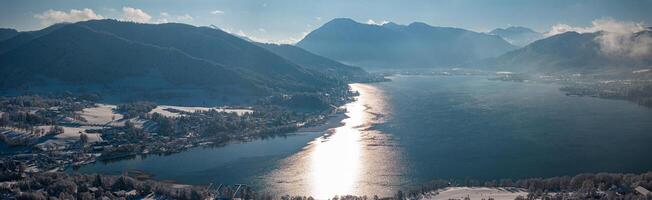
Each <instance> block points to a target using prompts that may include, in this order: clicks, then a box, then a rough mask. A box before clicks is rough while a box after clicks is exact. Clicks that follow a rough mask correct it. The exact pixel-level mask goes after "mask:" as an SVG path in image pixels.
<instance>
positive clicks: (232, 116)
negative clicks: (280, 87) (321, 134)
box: [0, 92, 352, 173]
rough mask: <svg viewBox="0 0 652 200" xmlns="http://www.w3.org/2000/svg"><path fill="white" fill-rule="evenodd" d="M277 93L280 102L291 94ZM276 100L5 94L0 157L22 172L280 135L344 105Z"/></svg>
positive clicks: (336, 99) (336, 101) (337, 99)
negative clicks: (109, 100)
mask: <svg viewBox="0 0 652 200" xmlns="http://www.w3.org/2000/svg"><path fill="white" fill-rule="evenodd" d="M344 94H346V95H350V93H348V92H345V93H340V94H336V95H333V96H331V95H324V96H325V98H324V99H326V100H325V101H328V102H333V104H336V105H338V104H339V105H341V104H343V103H345V102H347V101H350V100H351V98H352V97H350V96H349V97H347V96H342V95H344ZM279 99H281V102H283V101H282V100H283V99H286V100H287V99H288V96H287V95H285V96H281V97H279ZM271 101H274V102H271ZM277 101H278V99H277V100H268V101H267V102H265V105H254V106H250V107H243V106H241V107H184V106H170V105H156V104H154V103H151V102H132V103H126V104H119V105H111V104H101V103H95V102H94V99H92V98H85V97H65V98H63V97H54V98H53V97H48V98H45V97H39V96H18V97H3V98H2V99H0V104H2V105H1V106H0V107H1V108H2V110H1V111H0V116H1V118H0V148H2V151H0V162H3V163H4V162H9V161H18V162H20V163H21V165H23V168H24V170H23V172H22V173H39V172H56V171H65V170H66V169H69V168H73V169H74V168H77V167H80V166H82V165H85V164H90V163H94V162H98V161H100V162H109V161H111V160H116V159H128V158H132V157H135V156H137V155H147V154H157V155H165V154H172V153H178V152H181V151H183V150H186V149H189V148H194V147H219V146H222V145H226V144H228V143H230V142H234V141H240V142H246V141H249V140H253V139H264V138H266V137H276V136H283V135H285V134H288V133H291V132H293V131H296V130H297V129H299V128H301V127H309V126H314V125H318V124H319V123H322V122H324V121H325V120H327V118H328V116H329V115H331V114H333V113H335V112H341V110H339V108H338V107H337V106H332V104H331V105H330V106H324V107H322V108H320V109H314V111H311V112H306V111H303V112H296V111H293V110H290V109H288V108H286V107H282V106H276V105H272V104H273V103H279V102H277ZM279 104H280V103H279ZM323 108H326V109H323Z"/></svg>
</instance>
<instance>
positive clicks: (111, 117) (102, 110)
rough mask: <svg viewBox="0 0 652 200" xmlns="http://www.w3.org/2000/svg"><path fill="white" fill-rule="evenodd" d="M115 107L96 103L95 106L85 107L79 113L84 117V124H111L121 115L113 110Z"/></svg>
mask: <svg viewBox="0 0 652 200" xmlns="http://www.w3.org/2000/svg"><path fill="white" fill-rule="evenodd" d="M115 108H116V106H115V105H108V104H97V107H93V108H85V109H84V110H82V111H81V112H79V114H80V115H81V116H82V117H83V118H84V119H86V123H85V124H96V125H111V124H112V123H115V122H116V121H117V120H120V119H122V117H123V116H122V114H119V113H115V112H114V111H113V109H115Z"/></svg>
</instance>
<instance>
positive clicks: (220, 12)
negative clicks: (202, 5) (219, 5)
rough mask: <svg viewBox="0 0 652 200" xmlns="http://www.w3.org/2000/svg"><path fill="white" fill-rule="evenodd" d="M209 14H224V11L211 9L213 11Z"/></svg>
mask: <svg viewBox="0 0 652 200" xmlns="http://www.w3.org/2000/svg"><path fill="white" fill-rule="evenodd" d="M211 14H213V15H221V14H224V11H221V10H213V11H211Z"/></svg>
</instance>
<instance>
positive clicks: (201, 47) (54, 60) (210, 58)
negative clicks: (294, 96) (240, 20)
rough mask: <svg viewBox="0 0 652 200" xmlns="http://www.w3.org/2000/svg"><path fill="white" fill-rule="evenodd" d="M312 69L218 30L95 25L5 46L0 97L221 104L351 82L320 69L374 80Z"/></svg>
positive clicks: (343, 69) (55, 30)
mask: <svg viewBox="0 0 652 200" xmlns="http://www.w3.org/2000/svg"><path fill="white" fill-rule="evenodd" d="M8 37H9V36H8ZM297 49H298V48H297ZM302 55H310V53H306V52H304V53H303V54H302ZM302 55H296V56H295V57H298V56H302ZM310 56H312V55H310ZM35 58H37V59H35ZM295 59H300V58H295ZM312 61H313V62H314V63H313V64H312V65H311V66H309V67H303V66H301V65H300V64H297V63H295V62H292V61H290V60H289V59H287V58H284V57H282V56H279V55H277V54H275V53H273V52H271V51H269V50H267V49H266V48H262V47H260V46H258V45H256V44H252V43H250V42H247V41H245V40H242V39H240V38H238V37H236V36H233V35H231V34H229V33H226V32H224V31H221V30H219V29H214V28H208V27H195V26H191V25H186V24H177V23H166V24H139V23H132V22H122V21H117V20H91V21H84V22H77V23H73V24H57V25H53V26H50V27H48V28H45V29H42V30H38V31H30V32H19V33H17V32H16V33H15V34H14V35H13V36H11V37H9V38H8V39H4V40H2V41H0V88H2V90H0V91H4V92H5V93H9V94H10V93H19V92H25V91H30V92H33V91H48V92H49V91H61V90H72V91H81V90H84V91H87V90H88V91H102V93H103V94H111V93H113V94H116V95H117V96H121V95H126V94H129V97H119V98H135V97H134V96H151V97H153V98H158V97H161V96H172V97H175V98H176V97H188V96H196V95H199V94H201V95H204V96H208V97H210V98H212V99H219V98H220V97H224V96H228V97H256V96H264V95H268V94H271V93H275V92H281V93H285V92H316V91H320V90H322V89H325V88H330V87H335V86H338V85H342V84H344V83H346V81H347V80H349V81H350V77H347V78H346V79H347V80H344V79H340V77H338V76H332V75H331V74H328V73H326V71H320V70H316V68H318V67H320V65H319V62H326V63H328V64H325V65H330V66H333V67H340V68H338V69H339V70H340V71H339V72H340V73H342V74H345V75H348V73H349V71H347V70H349V69H350V70H351V71H350V73H351V74H355V75H352V76H360V77H363V76H365V75H367V73H366V72H364V71H361V70H360V69H359V68H355V67H350V66H344V65H341V63H339V65H338V63H337V62H335V61H330V60H328V59H326V58H323V59H321V60H312ZM303 64H305V63H303ZM340 65H341V66H340ZM310 67H311V68H313V69H310Z"/></svg>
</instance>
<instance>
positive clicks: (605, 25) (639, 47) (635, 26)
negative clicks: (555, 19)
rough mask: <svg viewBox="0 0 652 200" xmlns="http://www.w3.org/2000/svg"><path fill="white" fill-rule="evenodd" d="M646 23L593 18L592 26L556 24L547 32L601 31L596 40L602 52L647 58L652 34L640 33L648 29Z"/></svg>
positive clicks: (651, 53)
mask: <svg viewBox="0 0 652 200" xmlns="http://www.w3.org/2000/svg"><path fill="white" fill-rule="evenodd" d="M645 27H646V26H645V24H643V23H636V22H625V21H617V20H614V19H612V18H603V19H597V20H593V21H592V22H591V26H588V27H574V26H570V25H567V24H557V25H554V26H553V27H552V28H551V30H550V31H549V32H548V33H547V34H546V35H548V36H551V35H556V34H560V33H564V32H569V31H575V32H578V33H595V32H600V35H598V36H597V37H596V38H595V41H596V42H597V43H598V44H599V45H600V50H601V52H602V53H604V54H606V55H610V56H619V57H628V58H634V59H645V58H649V57H652V35H651V34H649V33H644V34H639V33H640V32H641V31H644V30H646V28H645Z"/></svg>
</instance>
